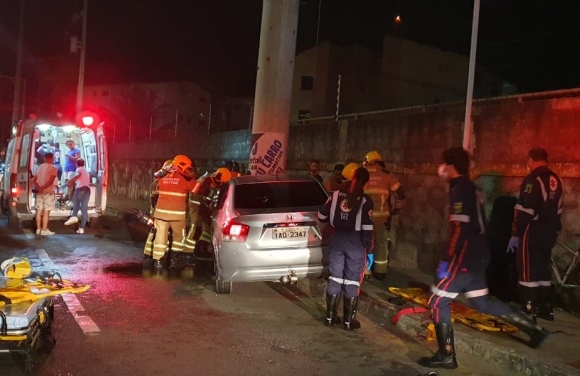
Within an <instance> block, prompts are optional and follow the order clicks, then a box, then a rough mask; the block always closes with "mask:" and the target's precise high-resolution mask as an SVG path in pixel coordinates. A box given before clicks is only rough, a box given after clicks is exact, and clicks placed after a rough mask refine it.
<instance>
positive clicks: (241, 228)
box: [223, 223, 250, 243]
mask: <svg viewBox="0 0 580 376" xmlns="http://www.w3.org/2000/svg"><path fill="white" fill-rule="evenodd" d="M249 232H250V226H248V225H244V224H241V223H227V224H226V225H225V226H224V229H223V234H224V241H225V242H238V243H243V242H245V241H246V240H247V239H248V233H249Z"/></svg>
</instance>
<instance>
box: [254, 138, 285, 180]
mask: <svg viewBox="0 0 580 376" xmlns="http://www.w3.org/2000/svg"><path fill="white" fill-rule="evenodd" d="M249 170H250V172H251V174H252V175H271V174H281V173H284V171H285V170H286V137H285V135H284V133H281V132H267V133H254V134H252V149H251V151H250V164H249Z"/></svg>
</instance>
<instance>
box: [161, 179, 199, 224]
mask: <svg viewBox="0 0 580 376" xmlns="http://www.w3.org/2000/svg"><path fill="white" fill-rule="evenodd" d="M195 184H196V181H195V179H191V180H187V179H186V178H185V177H184V176H183V175H181V174H180V173H178V172H172V173H170V174H169V175H166V176H164V177H162V178H161V179H159V182H158V183H157V188H158V190H159V199H158V200H157V205H156V206H155V214H154V217H155V218H157V219H162V220H165V221H179V220H185V213H186V210H187V194H188V192H190V191H191V190H193V188H194V187H195Z"/></svg>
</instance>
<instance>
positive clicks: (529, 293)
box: [520, 285, 540, 321]
mask: <svg viewBox="0 0 580 376" xmlns="http://www.w3.org/2000/svg"><path fill="white" fill-rule="evenodd" d="M520 288H521V299H522V310H523V311H524V313H525V314H526V315H528V316H530V318H531V319H532V320H533V321H536V316H537V314H538V298H539V292H540V288H539V287H526V286H521V285H520Z"/></svg>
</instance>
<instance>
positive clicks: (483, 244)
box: [419, 147, 548, 369]
mask: <svg viewBox="0 0 580 376" xmlns="http://www.w3.org/2000/svg"><path fill="white" fill-rule="evenodd" d="M468 170H469V154H468V153H467V152H466V151H465V150H464V149H463V148H461V147H454V148H449V149H447V150H445V151H444V152H443V164H441V165H440V166H439V171H438V173H439V176H441V177H442V178H443V179H445V180H446V181H448V182H449V204H448V213H449V218H448V220H449V223H448V237H449V238H448V240H447V242H448V243H447V246H446V247H447V249H446V250H445V254H444V255H443V257H442V259H441V261H440V262H439V266H438V267H437V272H436V277H435V284H434V285H433V286H432V287H431V291H432V294H431V297H430V298H429V307H430V308H431V314H432V318H433V322H434V324H435V333H436V335H437V343H438V345H439V349H438V350H437V352H436V353H435V355H434V356H432V357H424V358H421V359H419V364H421V365H423V366H425V367H432V368H439V367H442V368H450V369H452V368H457V360H456V359H455V347H454V338H453V328H452V327H451V309H450V307H449V304H450V303H451V302H452V301H453V299H454V298H455V297H457V295H459V293H460V292H463V293H465V296H466V297H467V298H468V299H469V302H470V304H471V306H472V307H473V308H475V309H476V310H478V311H480V312H483V313H487V314H491V315H494V316H497V317H501V318H502V319H503V320H504V321H506V322H508V323H510V324H512V325H514V326H516V327H517V328H518V329H520V330H521V331H523V332H524V333H526V334H527V335H528V336H529V337H530V342H529V346H530V347H537V346H538V345H539V344H540V343H541V342H542V341H543V340H544V339H545V338H546V337H547V335H548V332H547V331H546V330H544V329H543V328H542V327H541V326H538V325H536V323H534V322H533V321H532V320H531V319H530V318H529V317H527V316H526V315H524V314H521V313H518V312H515V311H514V310H513V309H512V308H510V307H509V306H507V305H506V304H504V303H503V302H501V301H499V300H497V299H489V297H488V293H489V291H488V288H487V284H486V279H485V278H486V274H485V272H486V268H487V264H488V260H489V246H488V244H487V237H486V234H485V218H484V215H483V213H484V202H483V198H482V194H481V192H479V191H478V189H477V187H476V185H475V184H474V183H473V182H472V181H471V179H470V178H469V176H468Z"/></svg>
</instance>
